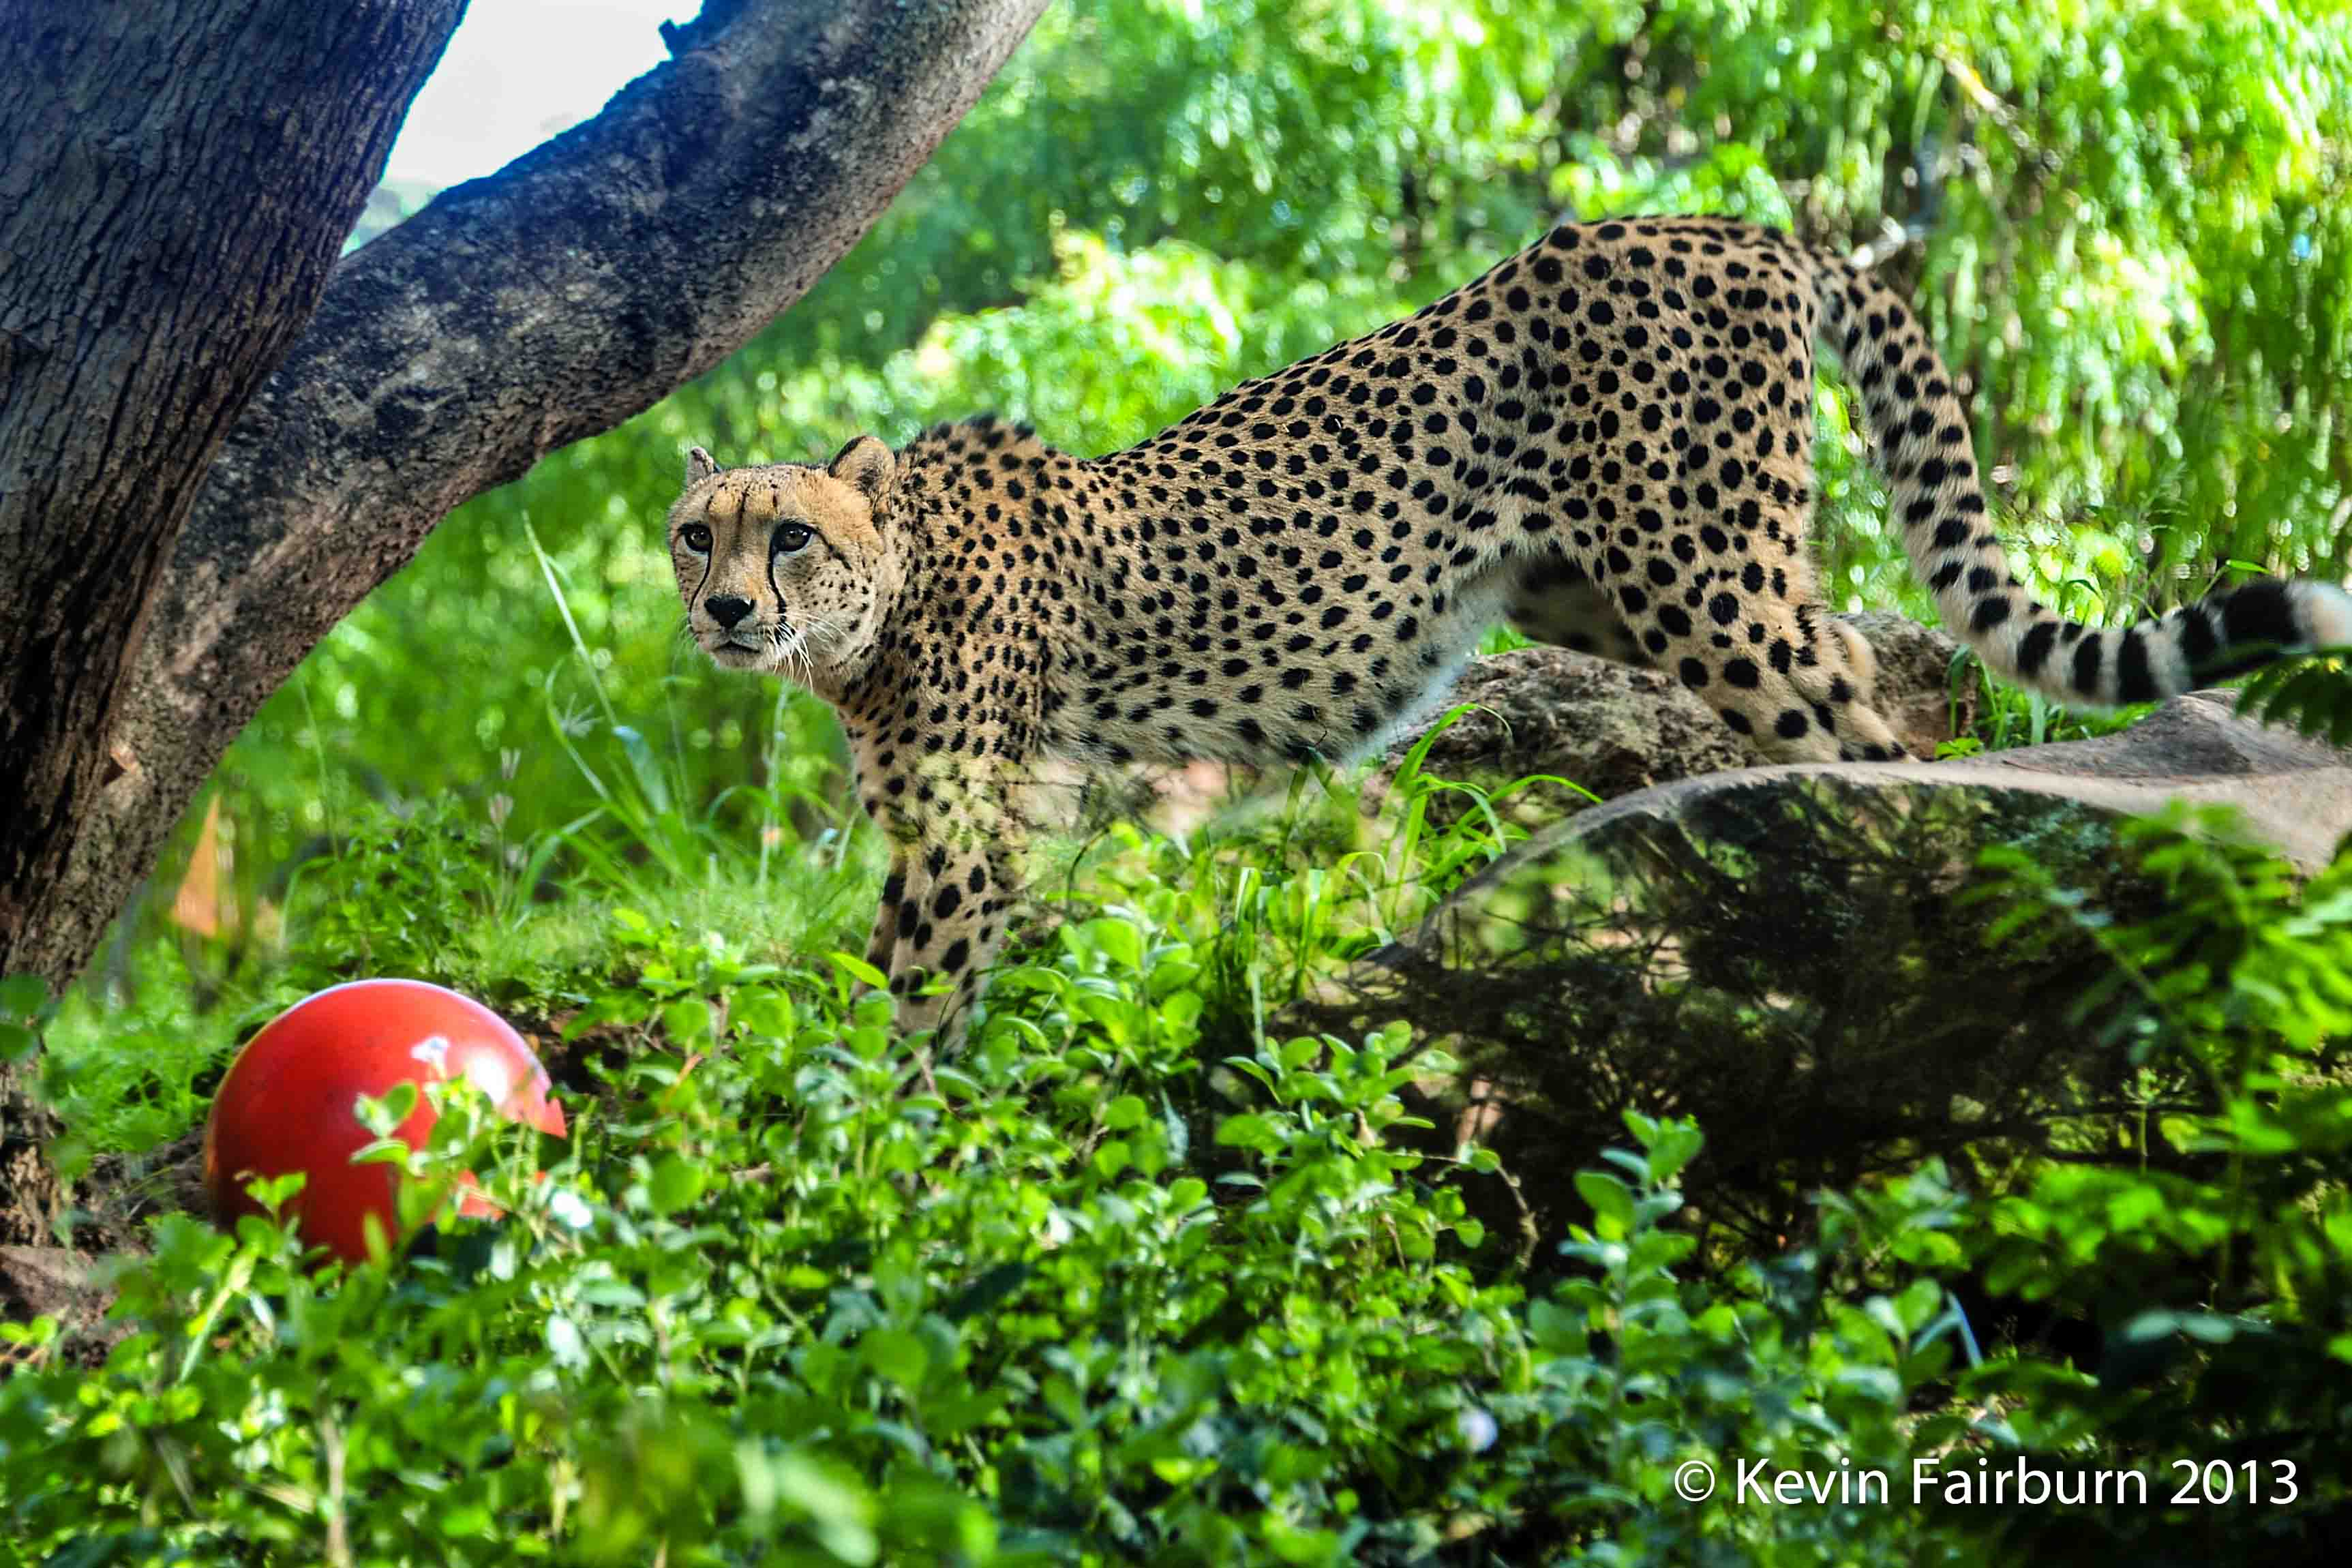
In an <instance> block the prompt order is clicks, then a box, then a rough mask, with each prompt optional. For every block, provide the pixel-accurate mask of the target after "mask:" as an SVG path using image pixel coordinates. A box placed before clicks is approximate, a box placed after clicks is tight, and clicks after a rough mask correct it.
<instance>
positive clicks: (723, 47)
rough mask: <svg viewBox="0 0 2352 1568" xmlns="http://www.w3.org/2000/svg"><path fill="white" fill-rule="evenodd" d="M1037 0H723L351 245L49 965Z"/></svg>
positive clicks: (806, 276)
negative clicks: (422, 583) (637, 62)
mask: <svg viewBox="0 0 2352 1568" xmlns="http://www.w3.org/2000/svg"><path fill="white" fill-rule="evenodd" d="M1044 6H1045V0H930V3H927V4H920V5H915V4H908V3H907V0H727V3H726V4H724V5H708V6H706V9H705V13H704V16H702V17H701V18H700V19H698V21H697V22H695V23H693V24H689V25H688V26H687V27H686V28H683V29H677V30H676V31H675V35H674V37H675V39H676V41H677V43H678V44H679V45H682V46H684V49H685V52H684V53H682V54H681V55H680V56H679V58H676V59H673V60H670V61H667V62H665V63H664V64H662V65H661V66H659V67H657V68H655V69H654V70H652V71H650V72H648V73H647V74H646V75H645V76H643V77H641V78H639V79H637V80H635V82H632V83H631V84H630V85H629V86H628V87H626V88H625V89H623V90H622V91H621V92H620V93H619V94H617V95H616V96H615V97H614V99H613V100H612V102H611V103H610V104H608V105H607V106H606V107H605V109H604V112H603V113H602V114H600V115H598V116H597V117H596V118H595V119H594V120H593V121H589V122H588V123H587V124H584V125H582V126H580V127H578V128H576V129H574V130H572V131H571V132H566V133H564V134H563V135H561V136H559V137H557V138H555V139H554V140H553V141H551V142H548V143H546V144H545V145H543V146H541V147H540V148H538V149H536V150H535V151H533V152H532V153H529V154H527V155H526V156H524V157H523V158H521V159H519V160H517V161H516V162H515V163H512V164H510V165H509V166H508V167H507V168H506V169H504V170H502V171H500V172H499V174H494V175H492V176H490V177H489V178H488V179H484V180H478V181H474V182H471V183H469V184H464V185H460V186H457V187H456V188H454V189H452V190H449V191H447V192H445V193H444V194H443V195H441V197H440V198H439V199H438V200H436V201H435V202H434V203H433V204H432V205H431V206H429V207H427V208H426V209H425V211H424V212H422V213H420V214H418V215H417V216H415V217H414V218H411V219H410V220H409V221H408V222H406V223H404V224H402V225H401V226H399V227H397V228H395V229H394V230H393V231H391V232H390V233H389V234H386V235H384V236H383V237H381V238H379V239H377V240H375V241H374V242H373V243H372V244H370V245H368V246H366V247H363V248H362V249H361V250H359V251H358V252H356V253H355V254H353V255H352V257H350V258H347V259H346V260H345V261H344V262H343V263H342V265H341V267H340V268H338V269H337V271H336V273H335V276H334V278H333V280H332V281H331V284H330V285H329V287H328V289H327V292H326V295H325V298H324V299H323V300H322V301H321V303H320V308H319V310H318V313H317V315H316V317H315V318H314V319H313V321H312V322H311V325H310V329H309V331H307V332H306V333H305V334H304V335H303V336H302V338H301V339H300V340H299V342H297V343H296V345H295V347H294V349H293V352H292V353H290V354H289V357H288V358H287V360H286V361H285V363H283V364H282V365H281V366H280V367H279V369H278V373H277V374H276V375H275V376H274V377H273V378H272V379H271V380H270V381H269V383H268V384H267V385H266V386H265V387H264V389H263V391H262V393H261V395H259V396H258V397H257V398H256V399H255V400H254V402H253V403H252V404H251V405H249V406H248V408H247V411H246V413H245V415H244V416H243V417H242V418H241V419H240V420H239V421H238V423H237V424H236V426H235V427H234V429H233V430H232V431H231V433H230V436H229V437H228V440H227V443H226V446H225V447H224V448H223V449H222V451H221V454H220V456H219V458H217V459H216V460H215V462H214V464H213V466H212V468H211V469H210V470H209V472H208V474H207V476H206V479H205V487H204V489H203V491H202V492H201V494H200V495H199V497H198V498H197V501H196V506H195V510H194V515H193V516H192V517H191V519H190V520H189V522H188V524H187V527H186V529H185V531H184V534H183V536H182V538H181V541H180V543H179V547H178V550H177V552H176V553H175V554H174V556H173V561H172V564H171V567H170V572H169V576H168V578H167V580H166V582H165V584H164V586H163V591H162V592H161V593H160V594H159V595H157V599H156V602H155V604H154V607H153V615H152V622H151V629H150V632H149V635H148V637H147V638H146V640H145V644H144V647H143V648H142V651H141V655H140V658H139V660H138V664H137V667H136V670H135V673H134V676H133V679H132V684H131V692H130V696H129V700H128V702H127V704H126V707H125V709H124V710H123V712H122V717H121V721H120V722H119V723H118V725H117V727H116V731H115V735H114V742H115V745H114V753H115V756H116V759H117V765H118V766H120V767H122V768H123V770H124V771H122V772H121V773H119V774H118V775H117V776H116V777H114V778H113V779H112V780H111V781H110V783H109V784H107V786H106V787H105V789H104V790H103V791H102V792H101V795H100V802H99V809H98V811H97V813H96V816H95V818H94V819H93V820H90V821H89V822H88V823H87V824H86V825H85V828H84V831H82V833H81V834H80V836H79V841H78V842H77V843H76V845H75V846H74V853H73V858H72V862H71V866H70V868H69V870H68V884H67V887H66V889H64V896H63V897H61V898H60V900H58V906H57V907H56V908H55V909H54V910H52V911H50V917H49V918H48V919H47V921H45V922H44V924H43V929H42V931H40V932H39V933H38V934H37V937H36V939H35V940H36V945H37V958H38V959H42V960H46V961H47V962H45V963H41V967H43V968H46V969H49V970H51V971H53V972H55V971H58V970H59V969H65V970H70V969H74V968H78V967H79V965H80V964H81V963H83V962H84V961H85V960H86V959H87V957H88V954H89V952H90V951H91V950H92V948H93V947H94V946H95V944H96V942H97V940H98V936H99V934H100V931H102V930H103V929H104V925H105V922H106V921H108V920H110V918H111V917H112V915H113V913H114V911H115V910H117V909H118V908H119V907H120V906H121V902H122V900H123V899H124V898H125V897H126V896H127V894H128V893H129V891H130V889H131V888H132V887H133V886H134V885H135V883H136V882H137V880H138V879H139V878H140V877H142V876H143V875H144V874H145V873H146V871H147V869H148V868H149V867H150V866H151V865H152V860H153V858H154V856H155V854H156V852H157V850H158V848H159V847H160V846H161V844H162V841H163V837H164V835H165V834H166V833H168V832H169V830H170V828H171V826H172V824H173V821H174V820H175V819H176V818H177V816H179V814H180V812H181V811H182V810H183V809H184V806H185V805H186V804H187V802H188V801H189V799H190V798H192V796H193V795H194V793H195V791H196V789H197V787H198V786H199V785H200V784H202V782H203V780H204V778H205V775H206V774H207V773H209V772H210V770H211V768H212V765H213V763H215V762H216V761H217V760H218V759H219V757H220V754H221V752H223V751H225V750H226V747H227V745H228V743H229V742H230V741H231V740H233V739H234V738H235V737H236V733H237V731H239V730H240V729H241V728H242V727H243V726H244V724H245V722H246V721H247V720H248V719H250V718H251V717H252V715H253V713H254V712H255V710H257V709H258V708H259V707H260V705H261V703H262V701H263V700H265V699H266V698H267V697H268V695H269V694H270V693H271V692H272V691H274V690H275V689H277V688H278V685H279V684H281V683H282V682H283V681H284V680H285V679H286V678H287V676H288V675H289V674H290V673H291V672H292V670H293V668H294V667H295V666H296V665H297V664H298V663H299V661H300V659H301V658H302V656H303V655H304V654H306V653H307V652H309V650H310V647H312V646H313V645H315V644H316V643H317V642H318V640H319V639H320V637H323V636H325V635H326V633H327V632H328V631H329V630H330V629H331V627H332V626H334V625H335V623H336V622H337V621H338V620H340V619H341V617H342V616H343V615H344V614H345V613H346V612H348V611H349V610H350V609H351V607H352V605H355V604H357V603H358V602H359V600H360V599H361V598H362V597H363V596H364V595H366V594H367V593H368V591H369V590H371V589H373V587H374V586H375V585H376V584H379V583H381V582H382V581H383V579H384V578H385V577H387V576H389V575H390V574H392V572H393V571H394V570H395V569H396V568H397V567H398V566H399V565H400V564H401V563H404V562H405V561H406V560H407V559H408V558H409V556H410V555H411V554H412V553H414V552H415V549H416V547H417V545H418V543H419V542H422V540H423V539H424V537H425V534H426V533H427V532H428V531H430V530H431V529H432V527H433V525H434V524H435V523H436V521H439V520H440V519H441V518H442V517H443V516H444V515H446V513H447V512H448V511H449V510H451V509H453V508H454V507H456V506H457V505H458V503H460V502H461V501H464V500H467V498H469V497H471V496H474V495H477V494H479V493H480V492H481V491H483V490H486V489H491V488H492V487H494V486H497V485H499V484H503V483H506V482H507V481H509V480H510V479H516V478H519V477H520V476H521V475H522V474H523V473H524V472H525V471H527V470H528V469H529V468H530V466H531V465H532V464H533V463H534V462H536V461H537V460H538V459H539V458H541V457H543V456H545V455H546V454H547V453H548V452H550V451H551V450H553V449H554V448H555V447H560V446H562V445H565V444H566V443H568V442H572V441H575V440H578V439H580V438H582V437H587V436H592V435H595V434H597V433H598V432H600V431H604V430H607V429H610V428H612V427H613V426H614V425H617V424H619V423H620V422H621V421H623V420H624V419H626V418H628V417H629V416H632V415H634V414H636V413H638V412H640V411H641V410H643V409H645V408H646V407H648V406H650V405H652V404H654V403H655V402H656V401H658V400H659V399H660V398H661V397H663V396H664V395H667V393H668V392H670V391H671V390H672V389H673V388H675V387H677V385H678V384H681V383H682V382H684V381H686V380H688V378H690V377H692V376H694V375H696V374H699V373H700V372H702V371H704V370H707V369H709V367H710V366H711V365H713V364H715V363H718V362H719V360H720V359H722V358H724V357H725V356H726V355H727V354H728V353H731V352H732V351H733V350H734V349H736V348H737V347H739V346H740V345H741V344H742V343H743V342H745V340H747V339H748V338H750V337H751V334H752V333H753V332H755V331H758V330H759V329H760V328H761V327H762V326H763V325H765V324H766V323H767V322H768V321H771V320H772V318H773V317H774V316H775V315H776V314H777V313H778V312H780V311H781V310H783V309H785V308H786V307H787V306H789V305H791V304H792V303H793V301H794V300H798V299H799V298H800V297H801V296H802V295H803V294H804V293H805V292H806V291H807V290H808V289H809V287H810V286H811V285H812V284H814V282H815V281H816V279H818V278H819V277H821V276H823V274H824V271H825V270H826V269H827V268H830V267H831V266H832V265H833V264H834V263H835V261H837V260H838V259H840V258H841V257H842V256H843V255H844V254H845V253H846V252H847V251H848V249H849V248H850V247H851V246H852V245H854V244H855V243H856V241H857V239H858V238H859V237H860V236H862V235H863V234H864V233H865V232H866V229H867V227H868V226H871V224H872V223H873V222H874V220H875V219H876V218H877V216H880V214H881V212H882V210H883V208H884V207H885V206H886V205H887V204H888V202H889V200H890V198H891V197H892V196H893V195H896V194H897V192H898V189H899V187H900V186H901V185H903V184H905V183H906V182H907V181H908V179H909V178H911V177H912V175H913V174H914V173H915V171H916V170H917V169H918V168H919V167H920V166H921V164H922V163H923V161H924V160H925V159H926V158H928V157H929V154H930V152H931V150H932V148H933V147H935V146H936V145H937V144H938V142H939V141H940V138H941V137H943V136H944V135H945V134H946V133H947V132H948V131H949V130H950V128H951V127H952V126H953V125H954V124H955V123H956V121H958V120H959V119H961V117H962V115H963V114H964V112H965V111H966V110H969V109H970V108H971V104H972V102H973V101H974V100H976V99H977V98H978V97H979V95H980V92H981V89H982V88H983V87H984V86H985V85H986V84H987V82H988V80H989V79H990V78H991V77H992V76H993V75H994V74H995V72H996V70H997V68H999V67H1000V66H1001V65H1002V64H1003V61H1004V59H1005V58H1006V57H1007V56H1009V55H1010V54H1011V53H1012V50H1013V47H1014V46H1015V45H1016V44H1017V43H1019V41H1020V40H1021V38H1022V37H1023V36H1024V35H1025V34H1026V32H1027V31H1028V29H1029V27H1030V26H1031V25H1032V24H1033V23H1034V21H1035V19H1036V16H1037V15H1038V13H1039V12H1040V11H1042V10H1043V9H1044ZM451 676H452V679H453V680H456V681H458V682H462V680H463V672H462V671H452V672H451Z"/></svg>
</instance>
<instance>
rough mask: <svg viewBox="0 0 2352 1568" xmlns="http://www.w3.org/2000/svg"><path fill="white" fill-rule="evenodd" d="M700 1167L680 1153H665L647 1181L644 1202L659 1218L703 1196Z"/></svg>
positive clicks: (702, 1175) (671, 1213)
mask: <svg viewBox="0 0 2352 1568" xmlns="http://www.w3.org/2000/svg"><path fill="white" fill-rule="evenodd" d="M704 1180H705V1177H704V1174H703V1169H702V1166H701V1165H700V1164H699V1163H697V1162H695V1161H692V1160H689V1159H688V1158H687V1157H686V1156H685V1155H683V1154H665V1155H663V1156H662V1157H661V1158H660V1159H659V1160H657V1161H656V1162H655V1163H654V1169H653V1174H652V1175H651V1176H649V1177H647V1178H646V1202H647V1203H649V1204H651V1205H653V1210H654V1212H655V1213H656V1214H658V1215H674V1214H676V1213H677V1211H678V1210H680V1209H682V1208H686V1207H688V1206H689V1205H692V1204H693V1203H694V1202H695V1201H696V1200H697V1199H698V1198H700V1197H701V1196H702V1191H703V1183H704Z"/></svg>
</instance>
